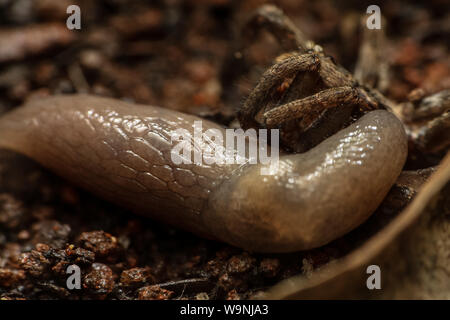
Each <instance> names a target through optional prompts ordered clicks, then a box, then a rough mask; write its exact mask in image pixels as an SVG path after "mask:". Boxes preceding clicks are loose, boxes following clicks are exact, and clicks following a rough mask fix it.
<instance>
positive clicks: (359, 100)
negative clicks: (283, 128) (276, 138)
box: [264, 86, 372, 130]
mask: <svg viewBox="0 0 450 320" xmlns="http://www.w3.org/2000/svg"><path fill="white" fill-rule="evenodd" d="M346 104H352V105H355V106H356V105H360V106H361V107H362V108H363V109H371V107H372V106H370V105H369V104H368V103H367V101H366V98H365V94H364V92H363V91H362V90H360V89H358V88H354V87H349V86H346V87H337V88H331V89H326V90H323V91H320V92H318V93H316V94H314V95H311V96H309V97H306V98H303V99H298V100H294V101H292V102H289V103H286V104H283V105H281V106H279V107H276V108H274V109H272V110H270V111H267V112H266V113H264V118H265V123H266V125H267V126H268V127H274V126H277V125H280V124H282V123H283V122H286V121H288V120H292V119H299V118H302V119H301V122H300V125H301V127H302V128H303V129H304V130H306V129H307V128H309V126H310V125H311V124H312V123H313V122H314V120H315V119H317V118H318V117H319V116H320V114H322V112H324V111H325V110H326V109H329V108H335V107H338V106H339V105H346Z"/></svg>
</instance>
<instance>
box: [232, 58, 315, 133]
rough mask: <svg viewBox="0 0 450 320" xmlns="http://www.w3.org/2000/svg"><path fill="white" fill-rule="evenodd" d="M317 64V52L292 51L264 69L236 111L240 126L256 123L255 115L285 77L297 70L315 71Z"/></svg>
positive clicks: (269, 99)
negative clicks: (284, 57)
mask: <svg viewBox="0 0 450 320" xmlns="http://www.w3.org/2000/svg"><path fill="white" fill-rule="evenodd" d="M319 66H320V60H319V56H318V55H317V54H315V53H308V54H299V53H294V54H292V55H290V56H289V57H288V58H286V59H283V60H281V61H279V62H277V63H276V64H274V65H273V66H272V67H270V68H269V69H268V70H266V71H265V72H264V74H263V75H262V77H261V79H260V81H259V82H258V84H257V85H256V87H255V88H254V89H253V91H252V92H251V93H250V95H249V96H248V98H247V100H246V101H245V103H244V106H243V107H242V109H241V110H240V111H239V113H238V118H239V122H240V123H241V126H242V127H243V128H244V129H247V128H250V127H255V126H256V125H257V123H256V121H255V120H254V117H255V115H256V114H257V113H258V111H259V110H261V109H262V107H263V106H264V105H267V104H268V103H270V102H271V101H272V100H273V99H271V98H272V94H273V93H274V91H275V90H276V89H277V88H278V87H279V86H280V85H281V84H282V83H283V82H284V81H285V80H286V79H289V78H293V77H294V76H295V75H296V74H297V73H298V72H305V71H316V70H317V69H318V68H319ZM262 110H264V109H262Z"/></svg>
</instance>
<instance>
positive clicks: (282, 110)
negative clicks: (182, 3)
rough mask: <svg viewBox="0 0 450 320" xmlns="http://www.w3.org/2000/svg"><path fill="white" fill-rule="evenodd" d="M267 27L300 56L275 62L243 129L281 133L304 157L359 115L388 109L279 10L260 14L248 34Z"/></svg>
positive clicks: (246, 111) (247, 108) (250, 101)
mask: <svg viewBox="0 0 450 320" xmlns="http://www.w3.org/2000/svg"><path fill="white" fill-rule="evenodd" d="M259 27H266V28H267V29H269V31H270V32H272V33H273V34H274V35H276V36H277V37H281V36H283V35H284V36H285V37H286V38H287V39H288V40H289V41H288V42H287V44H286V42H285V41H284V40H283V39H280V42H281V44H282V46H283V48H284V49H286V48H288V47H289V46H292V44H294V43H295V45H296V46H297V48H298V49H297V50H296V51H294V52H291V53H288V54H283V55H281V56H279V57H278V58H277V59H276V62H275V64H274V65H273V66H272V67H270V68H269V69H268V70H267V71H266V72H265V73H264V74H263V75H262V77H261V79H260V81H259V83H258V84H257V86H256V87H255V88H254V89H253V91H252V92H251V94H250V95H249V97H248V98H247V100H246V102H245V103H244V106H243V107H242V109H241V110H240V111H239V112H238V119H239V122H240V124H241V126H242V127H243V128H244V129H248V128H255V129H256V128H261V127H262V128H279V129H280V140H281V141H280V142H281V145H282V146H284V147H285V148H286V149H288V150H290V151H294V152H304V151H306V150H308V149H310V148H312V147H313V146H315V145H316V144H318V143H320V142H321V141H322V140H323V139H324V138H326V137H328V136H330V135H332V134H334V133H335V132H337V131H339V130H340V129H342V128H343V127H344V126H346V125H348V124H349V123H350V122H351V121H352V120H354V119H353V118H352V115H354V114H355V112H365V111H370V110H374V109H380V108H381V109H390V107H389V106H388V105H389V102H388V100H387V99H386V98H384V97H383V96H382V95H381V93H379V92H377V91H376V90H374V89H372V88H369V87H366V86H364V85H362V84H360V83H359V82H358V81H357V80H356V79H354V77H353V76H352V75H351V74H350V73H349V72H348V71H347V70H345V69H344V68H343V67H341V66H339V65H337V64H336V63H335V62H334V60H333V58H332V57H330V56H327V55H325V54H324V52H323V50H322V48H321V47H320V46H318V45H316V44H314V43H313V42H312V41H305V40H304V36H303V35H302V34H301V32H300V31H299V30H298V29H297V28H296V27H295V26H294V24H293V23H292V22H291V21H290V20H289V19H288V18H287V17H286V16H285V15H284V14H283V12H282V11H281V10H280V9H278V8H277V7H274V6H271V5H266V6H263V7H261V8H260V9H259V10H257V12H256V14H255V15H254V16H253V17H252V18H251V19H250V20H249V22H248V24H247V25H246V28H245V29H244V30H245V31H247V38H248V37H249V36H248V34H249V32H253V30H254V28H259Z"/></svg>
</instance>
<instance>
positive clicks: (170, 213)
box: [0, 95, 407, 252]
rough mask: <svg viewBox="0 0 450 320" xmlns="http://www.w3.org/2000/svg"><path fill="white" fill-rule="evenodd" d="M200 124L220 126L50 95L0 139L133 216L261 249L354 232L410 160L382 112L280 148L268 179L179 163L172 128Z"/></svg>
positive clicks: (284, 248)
mask: <svg viewBox="0 0 450 320" xmlns="http://www.w3.org/2000/svg"><path fill="white" fill-rule="evenodd" d="M198 120H201V121H202V125H203V131H205V130H207V129H210V128H216V129H219V130H222V131H223V130H224V128H222V127H220V126H219V125H217V124H215V123H213V122H210V121H207V120H204V119H200V118H198V117H195V116H191V115H187V114H183V113H179V112H175V111H172V110H168V109H162V108H158V107H152V106H144V105H135V104H130V103H125V102H122V101H119V100H115V99H108V98H100V97H95V96H88V95H68V96H55V97H50V98H46V99H42V100H36V101H32V102H30V103H28V104H26V105H24V106H22V107H20V108H18V109H16V110H14V111H13V112H10V113H9V114H6V115H5V116H3V117H2V118H0V147H4V148H9V149H13V150H15V151H17V152H21V153H23V154H26V155H28V156H29V157H31V158H33V159H35V160H37V161H38V162H40V163H41V164H43V165H44V166H46V167H48V168H50V169H51V170H53V171H55V172H56V173H57V174H59V175H61V176H63V177H66V178H67V179H69V180H71V181H73V182H75V183H76V184H78V185H79V186H81V187H83V188H85V189H87V190H89V191H91V192H93V193H95V194H97V195H99V196H101V197H103V198H105V199H108V200H109V201H111V202H114V203H116V204H118V205H121V206H124V207H126V208H129V209H131V210H132V211H134V212H136V213H138V214H143V215H148V216H150V217H153V218H156V219H158V220H160V221H164V222H167V223H170V224H172V225H175V226H177V227H180V228H183V229H185V230H188V231H191V232H194V233H197V234H200V235H203V236H206V237H209V238H213V239H218V240H222V241H225V242H228V243H230V244H233V245H235V246H238V247H241V248H244V249H248V250H254V251H261V252H288V251H295V250H304V249H310V248H314V247H318V246H321V245H324V244H326V243H328V242H330V241H332V240H334V239H336V238H338V237H340V236H342V235H344V234H345V233H347V232H348V231H350V230H352V229H354V228H355V227H357V226H358V225H359V224H361V223H362V222H364V221H365V220H366V219H367V218H368V217H369V216H370V214H371V213H372V212H373V211H374V210H375V209H376V207H377V206H378V205H379V204H380V202H381V201H382V199H383V198H384V196H385V195H386V194H387V192H388V191H389V188H390V187H391V186H392V184H393V183H394V181H395V180H396V178H397V176H398V175H399V174H400V172H401V169H402V167H403V164H404V162H405V159H406V153H407V145H406V136H405V132H404V129H403V125H402V124H401V122H400V121H399V120H398V119H397V118H396V117H395V116H394V115H392V114H391V113H389V112H387V111H381V110H379V111H373V112H370V113H368V114H366V115H365V116H363V117H362V118H361V119H359V120H358V121H357V122H355V123H354V124H353V125H351V126H349V127H348V128H346V129H344V130H341V131H340V132H338V133H337V134H335V135H333V136H332V137H330V138H328V139H326V140H325V141H323V142H322V143H321V144H319V145H318V146H316V147H315V148H313V149H311V150H310V151H308V152H306V153H303V154H290V155H281V156H280V161H279V165H278V168H277V169H276V170H275V171H274V172H273V175H261V170H260V169H261V166H262V165H261V164H244V165H242V164H241V165H236V164H212V165H206V164H202V165H197V164H181V165H175V164H174V163H173V161H172V159H171V150H172V148H173V146H174V144H175V142H174V143H172V141H171V133H172V131H173V130H175V129H179V128H185V129H187V130H189V132H193V123H194V121H198ZM207 144H212V145H213V144H214V141H206V142H204V144H203V145H200V146H199V147H200V148H206V147H207Z"/></svg>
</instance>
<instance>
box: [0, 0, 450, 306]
mask: <svg viewBox="0 0 450 320" xmlns="http://www.w3.org/2000/svg"><path fill="white" fill-rule="evenodd" d="M264 2H265V1H259V0H249V1H233V0H201V1H194V0H185V1H182V0H156V1H131V0H113V1H106V0H104V1H88V0H84V1H72V0H70V1H69V0H58V1H47V0H34V1H33V0H6V1H0V21H1V23H0V114H2V113H4V112H6V111H8V110H10V109H13V108H15V107H17V106H19V105H20V104H22V103H23V102H24V101H25V100H27V99H29V98H30V97H35V96H45V95H52V94H64V93H77V92H78V93H81V92H89V93H92V94H97V95H103V96H110V97H116V98H120V99H126V100H128V101H134V102H138V103H143V104H151V105H158V106H162V107H166V108H170V109H176V110H180V111H183V112H187V113H193V114H197V115H200V116H203V117H207V118H209V119H213V120H215V121H218V122H220V123H222V124H225V125H229V124H230V123H232V121H233V120H234V118H235V111H236V109H237V108H238V107H239V106H240V105H241V104H242V102H243V100H244V99H245V97H246V95H247V94H248V93H249V91H250V90H251V88H252V87H253V86H254V85H255V83H256V82H257V80H258V79H259V76H260V75H261V73H262V72H263V71H264V69H265V68H266V67H267V66H269V65H270V64H271V62H272V61H273V59H274V58H275V57H276V56H277V55H278V54H280V53H282V50H281V48H280V47H279V45H278V44H277V41H276V40H275V39H274V38H273V37H272V36H269V35H268V34H265V33H263V34H261V36H260V37H259V38H258V39H257V41H255V42H254V43H253V44H251V45H249V46H248V47H246V49H245V50H242V51H240V52H239V54H236V50H237V48H240V46H241V45H242V44H241V43H240V42H239V30H240V29H239V27H240V25H242V23H243V21H244V19H245V17H246V16H247V15H248V14H249V13H251V12H252V10H253V9H255V8H257V7H258V6H259V5H261V4H263V3H264ZM74 3H76V4H78V5H80V7H81V11H82V29H81V30H79V31H69V30H67V28H66V25H65V21H66V18H67V16H68V15H67V14H66V8H67V6H68V5H70V4H74ZM150 3H151V4H150ZM274 3H275V4H277V5H278V6H280V7H281V8H282V9H283V10H284V11H285V12H286V13H287V15H288V16H289V17H290V18H291V19H292V20H293V21H294V22H295V24H296V25H297V26H299V27H300V28H301V29H302V31H303V32H304V33H305V34H306V35H307V36H308V37H310V38H311V39H313V40H314V41H315V42H317V43H319V44H321V45H322V46H323V47H324V51H325V52H327V53H328V54H330V55H332V56H333V57H334V58H335V60H336V61H338V62H339V63H340V64H342V65H343V66H344V67H346V68H347V69H349V70H350V71H353V70H354V66H355V62H356V59H357V55H358V48H359V45H360V37H361V34H360V31H358V30H359V29H358V23H359V19H360V17H361V16H364V15H365V12H366V8H367V6H368V5H370V4H371V2H370V1H362V2H361V1H346V2H345V3H346V4H345V6H344V5H343V4H342V1H298V0H280V1H275V2H274ZM445 3H446V1H438V0H437V1H426V2H424V3H423V4H422V5H419V4H413V3H412V2H411V3H409V2H407V3H406V2H405V3H403V2H402V1H389V2H387V3H385V4H382V5H381V4H380V6H381V7H382V13H383V15H384V16H385V17H386V18H387V22H388V23H387V31H386V34H387V36H388V39H389V40H390V42H389V46H388V47H387V48H386V50H387V51H388V52H389V55H388V56H389V59H390V64H391V69H392V74H391V77H392V78H391V79H390V86H389V88H388V89H387V92H386V95H387V96H388V97H390V98H392V99H393V100H395V101H399V102H400V101H406V100H407V97H408V94H409V93H410V92H411V91H412V90H413V89H416V88H423V89H424V90H426V91H427V92H428V93H434V92H437V91H440V90H442V89H444V88H450V59H449V55H448V35H449V30H450V28H449V21H450V19H449V16H448V14H449V12H450V11H449V10H448V8H447V9H445V7H444V5H445ZM441 157H442V153H441V154H438V155H432V156H426V157H423V158H422V157H421V158H420V159H419V160H417V159H410V163H413V165H411V167H414V168H417V167H421V168H425V167H428V166H431V165H435V164H437V163H438V162H439V160H440V159H441ZM396 188H397V189H396ZM399 188H400V187H398V186H397V187H394V190H393V191H392V192H391V194H390V196H388V199H387V200H386V201H385V203H384V204H383V205H382V206H381V208H380V209H379V210H378V211H377V213H376V214H375V215H374V216H373V217H372V218H371V219H369V221H367V222H366V223H365V224H364V225H363V226H361V227H360V228H358V229H357V230H355V231H354V232H352V233H351V234H349V235H347V236H345V237H344V238H342V239H339V240H337V241H335V242H333V243H331V244H329V245H327V246H325V247H322V248H319V249H315V250H311V251H307V252H297V253H292V254H277V255H270V254H254V253H249V252H245V251H243V250H241V249H238V248H234V247H231V246H228V245H226V244H222V243H217V242H213V241H209V240H204V239H201V238H198V237H196V236H193V235H191V234H188V233H185V232H182V231H179V230H175V229H173V228H171V227H169V226H166V225H161V224H159V223H156V222H154V221H152V220H149V219H146V218H141V217H139V216H136V215H133V214H131V213H130V212H127V211H126V210H124V209H121V208H117V207H115V206H113V205H111V204H109V203H106V202H104V201H102V200H100V199H97V198H95V197H94V196H92V195H90V194H87V193H85V192H84V191H82V190H80V189H77V188H76V187H74V186H72V185H71V184H70V183H68V182H67V181H64V180H62V179H61V178H59V177H57V176H55V175H53V174H52V173H50V172H48V171H47V170H45V169H44V168H43V167H41V166H39V165H38V164H36V163H34V162H33V161H32V160H29V159H27V158H25V157H23V156H20V155H18V154H16V153H13V152H10V151H6V150H0V298H1V299H184V298H194V299H246V298H249V297H251V296H252V295H255V294H256V295H258V294H260V293H261V292H263V291H264V290H266V289H267V288H269V287H270V286H272V285H274V284H275V283H277V282H279V281H281V280H283V279H286V278H288V277H290V276H293V275H297V274H305V275H306V276H308V274H310V273H311V272H312V271H313V270H314V269H316V268H319V267H320V266H323V265H324V264H327V263H330V262H332V261H333V260H336V259H339V258H340V257H342V256H343V255H345V254H346V253H348V252H350V251H351V250H352V249H354V248H355V247H357V246H358V245H359V244H360V243H361V242H363V241H364V240H365V239H367V238H368V237H369V236H370V235H371V234H373V232H375V231H376V230H379V229H380V228H381V227H382V226H383V225H385V224H386V223H387V222H388V221H390V220H391V219H392V218H393V217H394V216H395V215H396V214H397V213H398V212H399V211H400V209H402V208H403V206H404V203H400V204H399V202H398V201H397V202H396V200H398V195H399V194H401V191H402V190H403V189H401V188H400V189H399ZM71 264H77V265H78V266H79V267H80V268H81V272H82V289H81V290H69V289H67V286H66V280H67V277H68V275H67V274H66V268H67V266H69V265H71Z"/></svg>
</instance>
